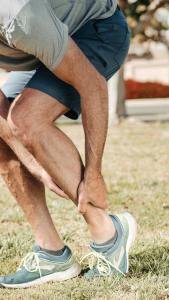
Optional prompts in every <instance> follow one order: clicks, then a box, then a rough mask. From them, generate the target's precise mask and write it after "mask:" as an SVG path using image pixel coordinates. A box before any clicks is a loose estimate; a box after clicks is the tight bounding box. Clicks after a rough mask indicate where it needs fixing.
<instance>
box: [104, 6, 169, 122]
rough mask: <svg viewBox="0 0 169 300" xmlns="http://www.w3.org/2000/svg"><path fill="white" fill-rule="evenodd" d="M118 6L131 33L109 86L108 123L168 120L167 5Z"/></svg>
mask: <svg viewBox="0 0 169 300" xmlns="http://www.w3.org/2000/svg"><path fill="white" fill-rule="evenodd" d="M119 4H120V6H121V8H122V9H123V11H124V13H125V15H126V17H127V20H128V24H129V27H130V29H131V47H130V51H129V56H128V59H127V61H126V63H125V65H124V68H123V69H122V70H120V72H119V74H118V75H117V76H116V78H114V79H112V80H111V81H110V83H109V85H110V110H111V112H110V122H112V121H113V120H115V119H118V118H119V117H124V116H130V117H134V118H137V119H141V120H146V121H152V120H155V121H156V120H169V1H168V0H128V1H126V0H120V1H119ZM113 90H117V93H116V95H115V96H113Z"/></svg>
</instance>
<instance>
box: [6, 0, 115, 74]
mask: <svg viewBox="0 0 169 300" xmlns="http://www.w3.org/2000/svg"><path fill="white" fill-rule="evenodd" d="M0 5H1V10H0V68H3V69H6V70H7V71H12V70H15V71H22V70H25V71H28V70H33V69H34V68H36V67H38V65H39V61H41V62H43V64H45V65H46V66H47V67H48V68H49V69H50V70H53V69H55V68H56V67H57V66H58V64H59V63H60V62H61V60H62V58H63V57H64V54H65V52H66V49H67V46H68V36H69V35H70V36H71V35H72V34H74V33H75V32H76V31H77V30H78V29H79V28H80V27H81V26H82V25H84V24H85V23H86V22H87V21H89V20H91V19H103V18H108V17H110V16H112V15H113V14H114V12H115V9H116V6H117V0H0Z"/></svg>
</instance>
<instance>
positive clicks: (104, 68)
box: [26, 7, 130, 120]
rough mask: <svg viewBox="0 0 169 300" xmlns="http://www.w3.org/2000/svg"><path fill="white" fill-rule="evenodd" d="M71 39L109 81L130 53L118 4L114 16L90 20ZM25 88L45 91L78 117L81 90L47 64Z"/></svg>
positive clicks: (70, 115) (69, 113) (123, 20)
mask: <svg viewBox="0 0 169 300" xmlns="http://www.w3.org/2000/svg"><path fill="white" fill-rule="evenodd" d="M72 39H73V40H74V42H75V43H76V44H77V45H78V46H79V48H80V49H81V50H82V51H83V53H84V54H85V55H86V56H87V58H88V59H89V61H90V62H91V63H92V64H93V65H94V66H95V67H96V69H97V70H98V71H99V73H100V74H102V75H103V76H104V77H105V78H106V80H108V79H110V78H111V77H112V76H113V75H114V74H115V73H116V72H117V71H118V70H119V68H120V67H121V65H122V64H123V62H124V60H125V58H126V56H127V54H128V49H129V44H130V31H129V28H128V25H127V22H126V19H125V17H124V15H123V13H122V11H121V10H120V9H119V7H117V9H116V11H115V13H114V15H113V16H112V17H109V18H107V19H98V20H91V21H89V22H88V23H86V24H85V25H84V26H83V27H81V28H80V29H79V30H78V31H77V32H76V33H75V34H74V35H73V36H72ZM26 87H27V88H32V89H36V90H39V91H41V92H44V93H46V94H48V95H50V96H52V97H53V98H55V99H56V100H58V101H59V102H61V103H62V104H64V105H65V106H66V107H68V108H69V109H70V110H69V111H68V112H67V113H66V114H65V115H66V116H67V117H69V118H70V119H74V120H75V119H77V118H78V117H79V115H80V112H81V109H80V95H79V93H78V92H77V91H76V90H75V89H74V88H73V87H72V86H70V85H68V84H67V83H65V82H63V81H61V80H60V79H58V78H57V77H56V76H55V75H54V74H53V73H52V72H51V71H49V70H48V69H47V68H46V67H45V66H41V67H40V68H39V69H38V70H37V72H36V73H35V75H34V76H33V77H32V79H31V80H30V81H29V82H28V84H27V85H26Z"/></svg>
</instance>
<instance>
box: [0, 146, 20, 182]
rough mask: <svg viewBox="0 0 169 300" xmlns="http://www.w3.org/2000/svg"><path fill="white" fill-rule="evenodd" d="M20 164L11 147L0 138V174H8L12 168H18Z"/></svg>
mask: <svg viewBox="0 0 169 300" xmlns="http://www.w3.org/2000/svg"><path fill="white" fill-rule="evenodd" d="M20 166H21V163H20V162H19V161H18V160H17V158H16V156H15V155H14V153H13V152H12V151H11V149H10V148H9V147H7V146H6V145H5V143H4V142H3V141H1V140H0V175H2V176H3V175H8V174H10V173H11V172H12V170H14V169H16V168H20Z"/></svg>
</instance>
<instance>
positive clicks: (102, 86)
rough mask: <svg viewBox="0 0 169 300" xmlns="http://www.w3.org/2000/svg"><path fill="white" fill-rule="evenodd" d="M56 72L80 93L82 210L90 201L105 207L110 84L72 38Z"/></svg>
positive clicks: (80, 189)
mask: <svg viewBox="0 0 169 300" xmlns="http://www.w3.org/2000/svg"><path fill="white" fill-rule="evenodd" d="M53 72H54V74H55V75H56V76H57V77H59V78H60V79H62V80H64V81H66V82H67V83H69V84H71V85H73V86H74V87H75V88H76V89H77V90H78V92H79V93H80V95H81V109H82V121H83V127H84V132H85V157H86V164H85V174H84V180H83V182H82V184H81V185H80V188H79V210H80V212H82V213H85V211H86V204H87V203H88V202H90V203H92V204H93V205H95V206H97V207H100V208H106V188H105V184H104V181H103V178H102V176H101V166H102V156H103V151H104V145H105V141H106V136H107V128H108V91H107V83H106V81H105V79H104V78H103V77H102V76H101V75H100V74H99V73H98V72H97V71H96V69H95V68H94V67H93V66H92V64H91V63H90V62H89V61H88V59H87V58H86V57H85V56H84V55H83V53H82V52H81V51H80V49H79V48H78V47H77V46H76V44H75V43H74V42H73V41H72V40H71V39H69V47H68V50H67V52H66V54H65V56H64V58H63V60H62V62H61V64H60V65H59V67H57V68H56V70H54V71H53Z"/></svg>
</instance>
